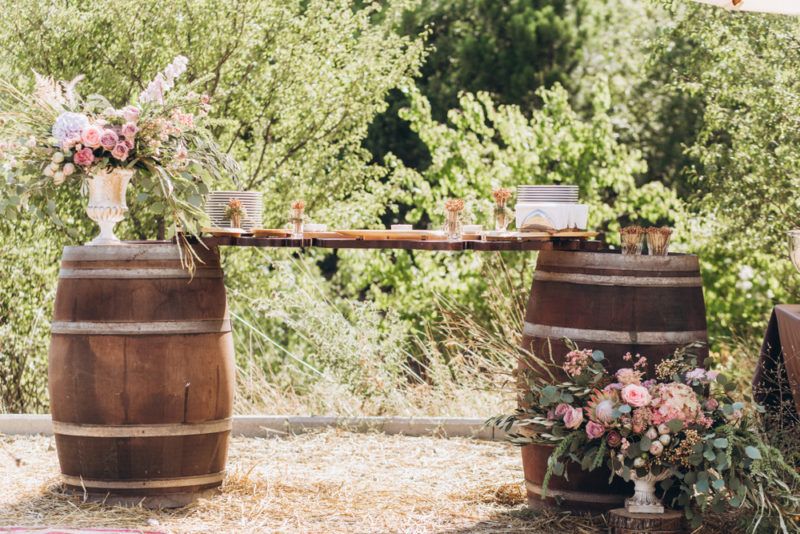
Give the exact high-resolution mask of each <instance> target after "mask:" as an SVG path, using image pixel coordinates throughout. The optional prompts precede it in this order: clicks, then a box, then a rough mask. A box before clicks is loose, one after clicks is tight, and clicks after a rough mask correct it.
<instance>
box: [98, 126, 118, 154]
mask: <svg viewBox="0 0 800 534" xmlns="http://www.w3.org/2000/svg"><path fill="white" fill-rule="evenodd" d="M118 142H119V136H118V135H117V133H116V132H115V131H114V130H108V129H106V130H103V135H102V136H101V137H100V145H102V147H103V148H105V149H106V150H113V149H114V147H115V146H117V143H118Z"/></svg>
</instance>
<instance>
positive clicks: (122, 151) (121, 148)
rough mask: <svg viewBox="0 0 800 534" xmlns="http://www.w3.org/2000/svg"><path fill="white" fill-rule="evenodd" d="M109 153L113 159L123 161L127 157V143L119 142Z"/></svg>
mask: <svg viewBox="0 0 800 534" xmlns="http://www.w3.org/2000/svg"><path fill="white" fill-rule="evenodd" d="M111 155H112V156H114V158H115V159H118V160H120V161H125V160H126V159H128V145H126V144H125V143H119V144H118V145H117V146H115V147H114V150H112V151H111Z"/></svg>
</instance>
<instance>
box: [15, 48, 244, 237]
mask: <svg viewBox="0 0 800 534" xmlns="http://www.w3.org/2000/svg"><path fill="white" fill-rule="evenodd" d="M187 64H188V60H187V59H186V58H185V57H183V56H178V57H176V58H175V59H174V60H173V62H172V63H171V64H170V65H168V66H167V67H166V69H164V71H163V72H160V73H158V74H157V75H156V77H155V78H154V79H153V80H152V81H151V82H149V84H148V85H147V87H146V88H145V89H144V90H143V91H142V92H141V94H139V96H138V99H137V102H135V103H134V104H129V105H125V106H122V107H120V108H117V107H115V106H113V105H112V104H111V103H110V102H109V101H107V100H106V99H105V98H103V97H102V96H99V95H91V96H89V97H88V98H86V99H84V98H82V97H81V96H80V95H79V94H78V92H77V91H76V86H77V84H78V83H79V82H80V80H81V79H82V76H79V77H77V78H75V79H74V80H72V81H71V82H61V81H55V80H53V79H52V78H48V77H45V76H40V75H38V74H36V75H35V88H34V90H33V92H32V93H30V94H28V93H25V92H22V91H20V90H18V89H17V88H16V87H14V86H13V85H12V84H10V83H9V82H7V81H2V80H0V161H2V163H3V167H2V169H3V173H4V174H5V180H4V182H5V184H7V189H8V190H7V194H6V197H7V202H8V203H10V204H11V205H15V206H20V207H23V208H24V207H28V206H29V204H31V203H32V204H39V205H46V204H47V203H48V201H51V200H52V198H53V196H54V194H55V191H54V190H53V188H55V187H59V186H63V185H64V184H65V183H66V182H68V181H71V180H75V181H76V183H79V184H81V186H82V187H81V190H82V191H84V192H85V191H86V187H85V186H86V183H85V180H86V179H89V178H91V177H92V176H94V175H95V174H101V173H103V172H104V171H106V170H109V169H113V168H124V169H130V170H134V171H135V172H136V174H135V180H136V182H137V184H138V186H139V189H140V190H139V193H140V199H142V200H144V198H147V197H149V196H151V195H152V196H158V197H160V198H161V202H157V203H150V204H149V205H150V206H151V209H152V205H153V204H155V205H156V206H162V208H161V209H160V210H158V209H156V210H154V211H156V215H157V216H159V217H161V218H162V219H165V220H168V221H171V222H172V223H173V226H174V227H175V228H177V229H182V230H184V231H186V232H189V233H192V234H196V233H197V232H198V231H199V228H200V226H201V225H202V224H203V222H204V219H205V215H204V214H203V211H202V209H201V204H202V195H204V194H205V193H207V192H208V190H209V186H210V185H211V183H212V182H213V181H214V180H217V179H221V178H222V175H223V174H227V175H233V176H234V178H235V177H236V174H237V172H238V167H237V166H236V164H235V162H234V161H233V160H232V159H230V158H229V157H228V156H226V155H225V154H224V153H222V151H221V150H220V149H219V148H218V146H217V144H216V143H215V142H214V140H213V137H212V135H211V134H210V133H209V131H208V130H207V129H206V128H204V126H203V122H204V121H205V119H206V117H207V115H208V113H209V111H210V109H211V107H210V102H209V97H208V96H206V95H203V94H198V93H196V92H195V91H193V90H192V89H191V87H193V86H194V85H191V86H187V87H185V88H183V89H180V90H179V89H177V88H176V82H177V80H178V79H179V78H180V77H181V76H182V75H183V73H184V72H185V71H186V68H187ZM202 82H203V80H198V82H196V84H200V83H202ZM196 84H195V85H196ZM50 211H52V210H50Z"/></svg>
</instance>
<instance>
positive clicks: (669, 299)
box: [520, 251, 707, 512]
mask: <svg viewBox="0 0 800 534" xmlns="http://www.w3.org/2000/svg"><path fill="white" fill-rule="evenodd" d="M706 328H707V325H706V317H705V302H704V300H703V290H702V280H701V278H700V271H699V262H698V260H697V257H696V256H683V255H673V256H666V257H657V256H622V255H620V254H614V253H586V252H561V251H543V252H541V253H540V254H539V258H538V261H537V265H536V274H535V276H534V282H533V285H532V289H531V295H530V300H529V302H528V308H527V311H526V316H525V330H524V332H523V338H522V341H521V347H522V348H523V349H524V350H525V351H527V352H530V353H532V354H534V356H535V357H538V358H541V359H543V360H545V361H550V360H552V362H553V363H555V365H557V366H560V365H561V364H562V363H563V362H564V360H565V356H566V354H567V353H568V352H569V350H570V349H569V347H567V345H566V344H565V343H564V342H563V337H568V338H569V339H570V340H571V341H573V342H574V343H576V344H577V345H578V346H579V347H580V348H589V349H593V350H600V351H603V353H604V354H605V356H606V359H607V361H608V366H609V368H610V369H612V370H614V369H619V368H621V367H628V366H630V362H626V361H624V360H623V359H622V356H623V355H624V354H625V353H626V352H631V353H632V354H641V355H643V356H647V357H648V360H649V363H650V368H649V373H650V375H651V376H652V375H653V372H654V369H655V366H656V365H657V363H658V362H660V361H661V360H663V359H665V358H668V357H669V356H671V355H672V354H673V353H674V351H675V349H677V348H679V347H681V346H684V345H686V344H688V343H691V342H697V341H699V342H706V341H707V334H706ZM566 334H569V335H566ZM699 352H700V356H701V357H702V356H704V355H706V354H707V347H703V348H701V349H700V350H699ZM520 366H521V368H522V369H525V368H528V370H529V372H537V364H536V362H535V360H531V361H528V362H526V361H524V360H523V361H521V362H520ZM538 372H541V369H540V368H539V369H538ZM557 374H559V375H560V376H561V377H562V378H566V376H565V375H564V374H563V372H561V371H557ZM550 451H552V448H551V447H547V446H542V445H529V446H526V447H523V448H522V460H523V468H524V471H525V478H526V488H527V494H528V502H529V504H530V505H531V506H533V507H537V508H541V507H557V508H565V509H569V510H572V511H587V512H597V511H605V510H608V509H611V508H613V507H614V506H618V505H620V504H621V503H622V501H623V500H624V497H625V496H627V495H628V494H629V493H630V489H628V487H629V486H630V484H627V483H625V482H624V481H622V480H620V479H616V480H615V481H614V482H613V483H612V484H611V485H609V484H608V478H609V476H610V473H609V471H608V469H607V468H606V467H605V466H603V467H602V468H600V469H598V470H596V471H594V472H591V473H587V472H583V471H581V470H580V467H579V466H577V465H572V466H568V467H567V473H568V475H569V476H568V479H562V478H558V477H553V478H551V479H550V483H549V487H551V488H553V489H554V490H556V491H555V492H554V494H555V493H557V494H558V497H553V496H551V497H550V498H548V499H546V500H544V501H543V500H542V499H541V496H540V493H541V491H540V487H541V483H542V480H543V479H544V475H545V472H546V469H547V459H548V457H549V455H550Z"/></svg>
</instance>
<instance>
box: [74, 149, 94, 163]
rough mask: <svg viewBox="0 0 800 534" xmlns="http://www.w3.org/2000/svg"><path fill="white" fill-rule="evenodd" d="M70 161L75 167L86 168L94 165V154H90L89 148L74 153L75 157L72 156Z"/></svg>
mask: <svg viewBox="0 0 800 534" xmlns="http://www.w3.org/2000/svg"><path fill="white" fill-rule="evenodd" d="M72 160H73V161H74V162H75V164H76V165H80V166H81V167H88V166H89V165H91V164H92V163H94V152H92V149H91V148H83V149H81V150H79V151H78V152H76V153H75V156H73V158H72Z"/></svg>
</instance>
